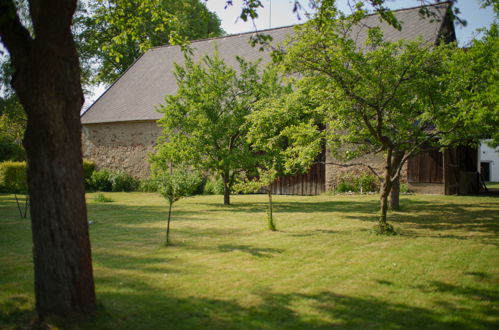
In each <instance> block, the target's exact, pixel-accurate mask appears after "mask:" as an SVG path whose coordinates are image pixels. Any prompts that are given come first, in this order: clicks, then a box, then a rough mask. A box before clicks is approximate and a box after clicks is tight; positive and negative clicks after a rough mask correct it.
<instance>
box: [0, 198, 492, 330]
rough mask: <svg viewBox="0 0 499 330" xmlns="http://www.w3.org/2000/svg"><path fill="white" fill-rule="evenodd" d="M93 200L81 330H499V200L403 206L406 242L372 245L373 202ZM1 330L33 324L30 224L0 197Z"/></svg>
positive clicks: (395, 220)
mask: <svg viewBox="0 0 499 330" xmlns="http://www.w3.org/2000/svg"><path fill="white" fill-rule="evenodd" d="M105 195H106V196H107V197H110V198H112V199H113V200H114V202H112V203H96V202H95V201H93V197H94V196H95V194H89V195H88V196H87V200H88V203H89V204H88V209H89V219H90V220H91V221H92V224H91V225H90V231H91V240H92V249H93V261H94V276H95V281H96V291H97V297H98V302H99V310H98V312H97V314H96V315H95V316H93V317H91V318H89V319H85V320H74V322H72V323H69V324H64V323H60V321H58V320H50V321H49V324H50V325H51V326H52V327H53V328H57V327H60V328H78V329H325V328H331V327H337V328H340V329H342V328H346V329H349V328H351V329H411V328H412V329H457V328H468V329H487V328H491V329H492V328H496V329H497V328H498V326H499V304H498V302H499V286H498V285H499V249H498V245H499V237H498V229H499V198H497V197H496V198H494V197H459V196H421V195H408V196H402V198H401V206H402V210H401V211H400V212H395V213H391V214H390V220H391V221H392V224H394V225H395V227H396V228H397V229H398V230H399V232H400V235H398V236H393V237H382V236H377V235H375V234H373V233H372V231H371V228H372V227H373V226H374V224H375V221H376V210H377V207H378V200H377V197H376V196H373V195H367V196H366V195H363V196H360V195H353V196H344V195H342V196H316V197H299V196H275V204H276V205H275V208H276V210H275V211H276V219H277V226H278V229H279V231H277V232H269V231H267V230H266V229H265V219H264V217H265V196H259V195H256V196H235V197H233V206H230V207H224V206H223V205H221V202H222V197H221V196H198V197H193V198H188V199H185V200H181V201H179V202H178V203H177V204H175V206H174V213H173V216H174V218H173V222H172V231H171V239H172V242H173V245H172V246H169V247H164V246H163V244H164V240H165V226H166V221H165V217H166V203H165V201H164V200H163V199H161V198H160V197H158V195H156V194H146V193H106V194H105ZM0 251H2V252H1V254H0V265H1V266H0V328H16V327H24V326H26V325H27V324H29V322H30V320H31V318H32V315H33V304H34V297H33V272H32V262H31V234H30V225H29V221H28V220H26V219H21V218H20V217H19V216H18V214H17V209H16V206H15V201H14V199H13V196H12V195H0Z"/></svg>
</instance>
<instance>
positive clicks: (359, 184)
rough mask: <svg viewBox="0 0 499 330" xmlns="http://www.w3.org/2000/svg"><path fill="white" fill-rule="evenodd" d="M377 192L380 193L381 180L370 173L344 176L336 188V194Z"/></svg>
mask: <svg viewBox="0 0 499 330" xmlns="http://www.w3.org/2000/svg"><path fill="white" fill-rule="evenodd" d="M377 191H379V179H378V178H377V177H376V176H375V175H373V174H370V173H361V174H360V175H345V176H342V177H341V178H339V180H338V182H337V184H336V187H335V192H338V193H345V192H355V193H368V192H377Z"/></svg>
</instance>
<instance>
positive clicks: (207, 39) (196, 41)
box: [148, 0, 452, 51]
mask: <svg viewBox="0 0 499 330" xmlns="http://www.w3.org/2000/svg"><path fill="white" fill-rule="evenodd" d="M437 1H438V0H437ZM446 4H447V5H451V6H452V1H450V0H448V1H438V2H435V3H432V4H428V5H419V6H413V7H409V8H399V9H393V10H391V11H392V12H401V11H406V10H414V9H418V8H424V7H437V6H441V5H446ZM376 15H378V13H370V14H367V15H366V17H367V16H376ZM301 24H302V23H298V24H291V25H285V26H279V27H275V28H266V29H261V30H258V29H256V30H254V31H246V32H239V33H234V34H226V35H223V36H217V37H211V38H204V39H196V40H191V41H189V43H190V44H194V43H198V42H204V41H210V40H218V39H224V38H231V37H237V36H242V35H247V34H255V33H262V32H266V31H276V30H281V29H287V28H290V27H294V26H297V25H301ZM177 46H179V45H161V46H155V47H151V48H149V50H148V51H150V50H155V49H159V48H168V47H177Z"/></svg>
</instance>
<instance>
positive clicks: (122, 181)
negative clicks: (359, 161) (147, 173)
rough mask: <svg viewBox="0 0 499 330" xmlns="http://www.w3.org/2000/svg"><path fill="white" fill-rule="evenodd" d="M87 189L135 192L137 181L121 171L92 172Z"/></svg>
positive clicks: (137, 185) (137, 186)
mask: <svg viewBox="0 0 499 330" xmlns="http://www.w3.org/2000/svg"><path fill="white" fill-rule="evenodd" d="M89 188H90V189H91V190H94V191H135V190H137V189H138V188H139V180H138V179H136V178H134V177H133V176H131V175H130V174H128V173H126V172H123V171H108V170H102V171H94V172H93V173H92V175H91V177H90V180H89Z"/></svg>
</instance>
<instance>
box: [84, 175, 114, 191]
mask: <svg viewBox="0 0 499 330" xmlns="http://www.w3.org/2000/svg"><path fill="white" fill-rule="evenodd" d="M110 174H111V173H110V172H109V171H108V170H102V171H94V172H93V173H92V175H91V176H90V180H89V189H90V190H95V191H111V190H112V184H111V181H109V175H110Z"/></svg>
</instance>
